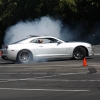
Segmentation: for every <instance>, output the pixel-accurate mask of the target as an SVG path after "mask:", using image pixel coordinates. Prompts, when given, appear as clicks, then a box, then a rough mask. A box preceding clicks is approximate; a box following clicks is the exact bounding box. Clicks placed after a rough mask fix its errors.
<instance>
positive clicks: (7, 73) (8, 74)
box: [0, 73, 18, 75]
mask: <svg viewBox="0 0 100 100" xmlns="http://www.w3.org/2000/svg"><path fill="white" fill-rule="evenodd" d="M3 74H4V75H11V74H18V73H0V75H3Z"/></svg>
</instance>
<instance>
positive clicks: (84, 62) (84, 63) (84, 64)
mask: <svg viewBox="0 0 100 100" xmlns="http://www.w3.org/2000/svg"><path fill="white" fill-rule="evenodd" d="M83 66H84V67H86V66H87V62H86V58H84V59H83Z"/></svg>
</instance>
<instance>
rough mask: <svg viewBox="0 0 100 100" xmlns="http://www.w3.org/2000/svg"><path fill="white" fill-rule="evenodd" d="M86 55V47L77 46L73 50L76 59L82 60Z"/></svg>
mask: <svg viewBox="0 0 100 100" xmlns="http://www.w3.org/2000/svg"><path fill="white" fill-rule="evenodd" d="M84 57H86V50H85V48H84V47H77V48H75V50H74V52H73V58H74V59H76V60H81V59H83V58H84Z"/></svg>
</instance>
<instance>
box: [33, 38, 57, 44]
mask: <svg viewBox="0 0 100 100" xmlns="http://www.w3.org/2000/svg"><path fill="white" fill-rule="evenodd" d="M57 41H58V40H56V39H54V38H37V39H34V40H32V41H31V43H42V44H46V43H57Z"/></svg>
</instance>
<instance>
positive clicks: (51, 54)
mask: <svg viewBox="0 0 100 100" xmlns="http://www.w3.org/2000/svg"><path fill="white" fill-rule="evenodd" d="M39 40H42V42H41V43H40V42H39ZM92 55H93V51H92V47H91V44H89V43H84V42H64V41H62V40H60V39H58V38H55V37H52V36H28V37H27V38H26V39H24V40H21V41H18V42H15V43H12V44H10V45H3V46H2V56H1V57H2V59H5V60H13V61H16V62H17V63H30V62H33V61H35V60H37V59H47V58H49V59H51V58H63V57H66V58H67V57H68V58H69V57H70V58H74V59H77V60H79V59H83V58H84V57H86V56H92Z"/></svg>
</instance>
